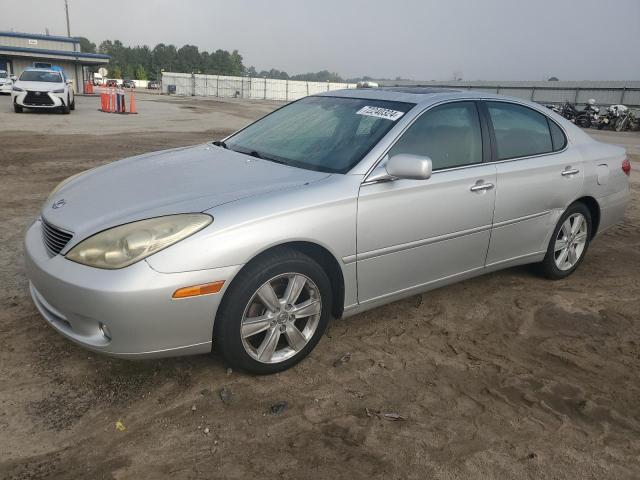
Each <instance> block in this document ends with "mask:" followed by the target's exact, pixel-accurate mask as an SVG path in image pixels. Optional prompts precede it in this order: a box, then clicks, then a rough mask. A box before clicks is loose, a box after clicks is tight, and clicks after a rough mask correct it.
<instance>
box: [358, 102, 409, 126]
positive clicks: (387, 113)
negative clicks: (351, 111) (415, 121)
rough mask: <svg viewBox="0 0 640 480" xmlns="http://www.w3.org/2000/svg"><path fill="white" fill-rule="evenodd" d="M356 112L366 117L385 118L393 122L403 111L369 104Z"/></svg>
mask: <svg viewBox="0 0 640 480" xmlns="http://www.w3.org/2000/svg"><path fill="white" fill-rule="evenodd" d="M356 113H357V114H358V115H366V116H368V117H378V118H386V119H387V120H391V121H393V122H395V121H396V120H398V119H399V118H400V117H401V116H402V115H404V112H399V111H398V110H391V109H389V108H382V107H370V106H365V107H362V108H361V109H360V110H358V111H357V112H356Z"/></svg>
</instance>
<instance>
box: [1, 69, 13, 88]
mask: <svg viewBox="0 0 640 480" xmlns="http://www.w3.org/2000/svg"><path fill="white" fill-rule="evenodd" d="M12 83H13V82H12V81H11V77H9V74H8V73H7V71H6V70H0V93H11V84H12Z"/></svg>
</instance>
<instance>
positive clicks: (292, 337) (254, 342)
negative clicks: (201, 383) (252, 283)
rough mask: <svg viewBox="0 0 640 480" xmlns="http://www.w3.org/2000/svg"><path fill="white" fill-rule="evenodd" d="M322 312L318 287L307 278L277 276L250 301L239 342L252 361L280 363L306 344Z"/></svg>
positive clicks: (296, 274) (241, 325)
mask: <svg viewBox="0 0 640 480" xmlns="http://www.w3.org/2000/svg"><path fill="white" fill-rule="evenodd" d="M321 313H322V299H321V295H320V290H319V289H318V287H317V286H316V284H315V283H314V282H313V281H312V280H311V279H310V278H309V277H307V276H306V275H302V274H300V273H285V274H282V275H277V276H275V277H273V278H271V279H270V280H269V281H267V282H265V283H264V284H262V286H260V288H258V290H257V291H256V292H255V293H254V294H253V296H252V297H251V299H250V300H249V303H248V304H247V306H246V308H245V310H244V313H243V316H242V321H241V323H240V335H241V337H242V344H243V346H244V348H245V350H246V352H247V353H248V354H249V355H250V356H251V357H252V358H253V359H254V360H257V361H259V362H262V363H279V362H283V361H285V360H287V359H289V358H291V357H293V356H294V355H296V354H297V353H298V352H300V351H301V350H302V349H303V348H304V347H305V346H306V345H307V343H309V340H311V338H312V337H313V335H314V333H315V331H316V329H317V328H318V323H319V321H320V316H321Z"/></svg>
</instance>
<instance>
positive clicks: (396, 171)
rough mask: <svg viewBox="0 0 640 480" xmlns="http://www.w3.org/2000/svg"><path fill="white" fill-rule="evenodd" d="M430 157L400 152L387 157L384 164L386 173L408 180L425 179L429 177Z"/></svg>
mask: <svg viewBox="0 0 640 480" xmlns="http://www.w3.org/2000/svg"><path fill="white" fill-rule="evenodd" d="M431 168H432V164H431V159H430V158H429V157H421V156H419V155H410V154H408V153H401V154H398V155H394V156H393V157H391V158H390V159H389V161H388V162H387V165H386V170H387V173H388V174H389V175H390V176H392V177H395V178H406V179H409V180H426V179H428V178H430V177H431Z"/></svg>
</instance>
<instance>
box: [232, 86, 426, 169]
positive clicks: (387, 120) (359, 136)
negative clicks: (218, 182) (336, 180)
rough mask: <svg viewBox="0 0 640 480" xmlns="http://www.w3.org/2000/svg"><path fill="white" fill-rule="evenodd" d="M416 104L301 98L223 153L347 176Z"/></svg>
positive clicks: (250, 129)
mask: <svg viewBox="0 0 640 480" xmlns="http://www.w3.org/2000/svg"><path fill="white" fill-rule="evenodd" d="M414 106H415V104H413V103H404V102H389V101H384V100H372V99H358V98H342V97H322V96H318V97H306V98H303V99H302V100H298V101H297V102H294V103H291V104H289V105H286V106H285V107H283V108H281V109H279V110H276V111H275V112H273V113H271V114H270V115H267V116H266V117H264V118H262V119H260V120H258V121H257V122H255V123H253V124H252V125H249V126H248V127H247V128H245V129H244V130H241V131H240V132H238V133H236V134H235V135H233V136H232V137H231V138H229V139H227V140H226V142H225V145H226V147H227V148H229V149H231V150H234V151H237V152H240V153H246V154H248V155H253V156H255V157H259V158H264V159H266V160H271V161H275V162H278V163H284V164H286V165H291V166H294V167H300V168H306V169H309V170H318V171H322V172H330V173H346V172H347V171H349V170H350V169H351V168H352V167H353V166H355V165H356V164H357V163H358V162H359V161H360V160H361V159H362V158H363V157H364V156H365V155H366V154H367V153H368V152H369V151H370V150H371V149H372V148H373V147H374V146H375V145H376V144H377V143H378V142H379V141H380V139H381V138H382V137H383V136H384V135H385V134H386V133H387V132H388V131H389V130H390V129H391V127H393V125H395V122H396V121H398V120H399V119H400V118H401V117H402V116H403V115H404V114H405V113H406V112H408V111H409V110H410V109H411V108H412V107H414Z"/></svg>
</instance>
